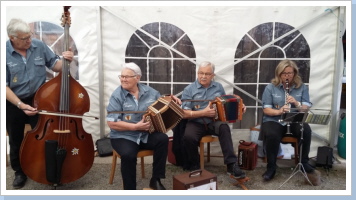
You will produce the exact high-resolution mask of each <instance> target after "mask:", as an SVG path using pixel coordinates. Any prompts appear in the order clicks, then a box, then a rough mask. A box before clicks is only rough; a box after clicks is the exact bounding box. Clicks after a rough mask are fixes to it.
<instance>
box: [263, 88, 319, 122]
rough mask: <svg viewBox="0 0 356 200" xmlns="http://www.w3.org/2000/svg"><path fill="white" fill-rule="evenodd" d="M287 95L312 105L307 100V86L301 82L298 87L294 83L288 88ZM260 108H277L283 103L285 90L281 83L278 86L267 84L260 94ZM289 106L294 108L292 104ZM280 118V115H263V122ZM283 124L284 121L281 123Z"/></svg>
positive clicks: (304, 103)
mask: <svg viewBox="0 0 356 200" xmlns="http://www.w3.org/2000/svg"><path fill="white" fill-rule="evenodd" d="M289 95H290V96H292V97H294V98H295V100H296V101H299V102H301V104H302V105H307V106H309V107H311V106H312V104H311V103H310V100H309V88H308V87H307V86H306V85H305V84H304V83H303V84H302V85H301V86H300V87H299V88H295V87H294V85H293V86H292V87H291V88H290V91H289ZM262 104H263V105H262V108H272V109H276V110H279V109H280V108H281V107H283V106H284V105H285V91H284V88H283V84H279V85H278V86H275V85H273V84H272V83H270V84H268V85H267V86H266V88H265V90H264V91H263V94H262ZM291 108H295V106H294V104H291ZM280 119H281V116H280V115H278V116H268V115H263V122H267V121H275V122H279V121H278V120H280ZM281 124H282V125H284V123H281Z"/></svg>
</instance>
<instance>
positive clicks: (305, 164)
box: [302, 163, 314, 173]
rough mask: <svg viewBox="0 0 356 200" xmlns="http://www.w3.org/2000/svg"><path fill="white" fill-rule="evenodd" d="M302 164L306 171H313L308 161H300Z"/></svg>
mask: <svg viewBox="0 0 356 200" xmlns="http://www.w3.org/2000/svg"><path fill="white" fill-rule="evenodd" d="M302 165H303V168H304V170H305V172H306V173H313V172H314V168H313V167H312V166H311V165H310V164H309V163H302Z"/></svg>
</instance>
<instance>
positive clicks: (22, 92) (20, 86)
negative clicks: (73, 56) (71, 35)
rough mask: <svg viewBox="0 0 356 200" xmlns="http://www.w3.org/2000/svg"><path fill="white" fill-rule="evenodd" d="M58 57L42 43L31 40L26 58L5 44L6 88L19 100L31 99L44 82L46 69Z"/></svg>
mask: <svg viewBox="0 0 356 200" xmlns="http://www.w3.org/2000/svg"><path fill="white" fill-rule="evenodd" d="M59 59H60V58H59V56H57V55H56V54H54V53H53V51H52V50H51V49H50V48H49V47H48V46H47V45H46V44H45V43H43V42H42V41H40V40H37V39H32V43H31V46H30V48H28V49H27V52H26V58H24V57H23V56H22V55H21V54H19V53H17V52H16V51H15V49H14V48H13V46H12V44H11V42H10V40H8V41H7V42H6V86H9V87H10V89H11V90H12V91H13V92H14V93H15V94H16V95H17V96H18V97H19V98H20V99H23V98H27V97H31V96H33V95H34V94H35V92H36V91H37V90H38V88H39V87H40V86H41V85H42V84H43V83H45V81H46V67H47V68H49V69H52V68H53V67H54V65H55V64H56V62H57V61H58V60H59Z"/></svg>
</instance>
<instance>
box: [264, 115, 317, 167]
mask: <svg viewBox="0 0 356 200" xmlns="http://www.w3.org/2000/svg"><path fill="white" fill-rule="evenodd" d="M303 129H304V130H303V140H301V126H300V124H298V123H291V124H290V131H291V133H292V136H293V137H296V138H298V144H299V148H300V147H302V155H301V156H302V163H308V161H309V151H310V143H311V129H310V126H309V124H306V123H304V124H303ZM262 132H263V133H262V134H263V136H264V146H265V149H266V155H267V169H271V170H275V169H276V162H277V155H278V150H279V145H280V143H281V140H282V138H283V137H284V136H285V135H286V133H287V126H282V125H281V124H280V123H278V122H273V121H268V122H264V123H263V124H262Z"/></svg>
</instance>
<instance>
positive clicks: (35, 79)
mask: <svg viewBox="0 0 356 200" xmlns="http://www.w3.org/2000/svg"><path fill="white" fill-rule="evenodd" d="M7 34H8V37H9V40H8V41H7V42H6V130H7V133H8V135H9V144H10V162H11V167H12V169H13V170H14V171H15V180H14V182H13V187H14V188H15V189H19V188H22V187H23V186H24V185H25V183H26V180H27V176H26V175H25V174H24V173H23V171H22V168H21V165H20V147H21V143H22V140H23V138H24V129H25V124H30V125H31V128H34V127H35V126H36V124H37V120H38V115H37V109H36V108H34V107H32V106H33V105H32V102H33V97H34V95H35V93H36V91H37V90H38V88H39V87H40V86H41V85H42V84H44V83H45V81H46V67H47V68H49V69H51V70H53V71H55V72H59V71H61V69H62V60H61V59H60V58H59V56H57V55H56V54H54V53H53V51H52V50H51V49H50V48H48V46H47V45H46V44H45V43H43V42H42V41H40V40H37V39H32V33H31V29H30V26H29V25H28V24H27V23H26V22H24V21H22V20H20V19H11V21H10V23H9V24H8V26H7ZM62 56H63V57H64V58H65V59H67V60H69V61H72V59H73V52H71V51H66V52H63V53H62Z"/></svg>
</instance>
